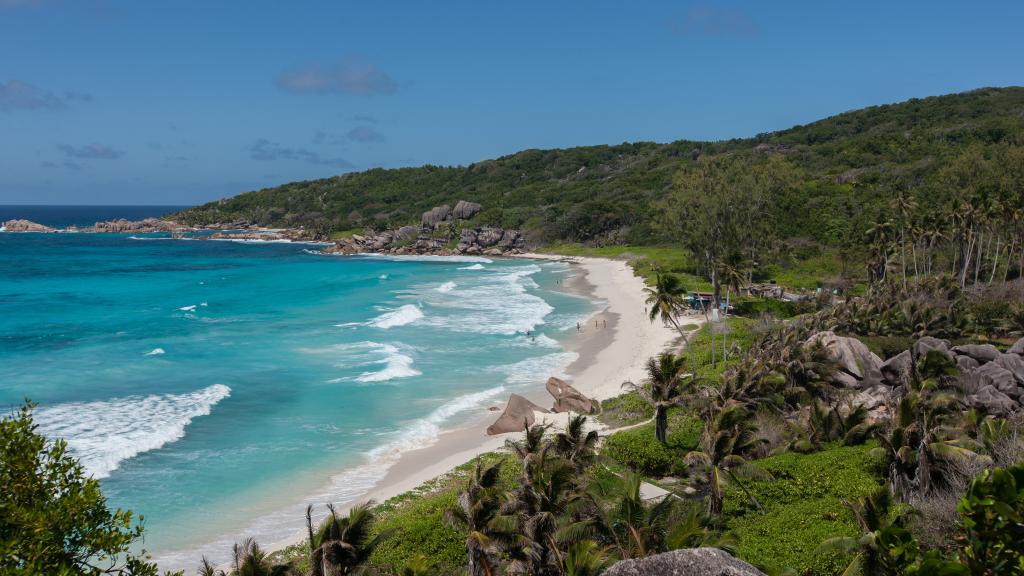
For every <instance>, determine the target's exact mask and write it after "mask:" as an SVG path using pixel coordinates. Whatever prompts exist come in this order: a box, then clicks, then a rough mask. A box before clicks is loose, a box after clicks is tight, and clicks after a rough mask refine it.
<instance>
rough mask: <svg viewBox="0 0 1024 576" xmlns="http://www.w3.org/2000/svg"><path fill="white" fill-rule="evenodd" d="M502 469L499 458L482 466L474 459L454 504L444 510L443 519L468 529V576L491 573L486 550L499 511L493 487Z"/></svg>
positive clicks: (490, 541) (495, 485)
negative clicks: (472, 467)
mask: <svg viewBox="0 0 1024 576" xmlns="http://www.w3.org/2000/svg"><path fill="white" fill-rule="evenodd" d="M500 473H501V462H500V461H499V462H496V463H494V464H492V465H490V466H487V467H483V466H481V464H480V462H477V464H476V467H475V468H474V469H473V475H472V476H471V477H470V479H469V482H468V483H467V484H466V489H465V490H463V491H462V492H460V493H459V496H458V499H457V500H456V504H455V506H454V507H452V508H450V509H448V510H447V511H446V512H445V521H447V523H448V524H449V525H451V526H461V527H463V528H466V529H468V530H469V535H468V536H466V556H467V557H468V559H469V574H470V576H491V575H493V574H494V573H495V570H494V567H493V566H492V565H491V557H490V554H489V550H490V548H491V547H492V538H491V536H492V534H493V530H492V528H491V523H492V521H493V520H494V519H495V517H497V516H498V514H499V512H500V511H501V500H500V499H499V498H498V495H497V493H496V489H497V487H498V480H499V477H500Z"/></svg>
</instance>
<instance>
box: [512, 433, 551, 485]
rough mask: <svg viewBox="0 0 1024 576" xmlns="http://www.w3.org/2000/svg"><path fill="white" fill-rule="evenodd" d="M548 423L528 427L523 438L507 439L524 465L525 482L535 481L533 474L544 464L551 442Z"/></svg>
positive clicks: (525, 483)
mask: <svg viewBox="0 0 1024 576" xmlns="http://www.w3.org/2000/svg"><path fill="white" fill-rule="evenodd" d="M549 427H550V425H548V424H535V425H533V426H529V427H527V428H526V433H525V434H524V435H523V439H522V440H506V441H505V447H506V448H508V449H509V451H511V452H512V453H513V454H515V456H516V458H518V459H519V462H520V463H521V464H522V466H523V484H524V485H528V484H531V483H532V482H533V475H534V474H535V473H536V472H537V471H538V470H539V469H540V468H541V467H543V465H544V462H545V461H546V459H547V453H548V449H550V448H551V443H550V442H549V441H548V439H547V438H546V437H545V435H546V434H547V431H548V428H549Z"/></svg>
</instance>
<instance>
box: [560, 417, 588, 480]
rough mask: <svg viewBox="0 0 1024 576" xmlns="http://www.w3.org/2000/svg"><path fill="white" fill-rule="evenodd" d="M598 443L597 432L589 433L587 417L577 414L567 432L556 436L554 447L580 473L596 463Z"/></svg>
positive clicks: (568, 424) (566, 427)
mask: <svg viewBox="0 0 1024 576" xmlns="http://www.w3.org/2000/svg"><path fill="white" fill-rule="evenodd" d="M597 442H598V434H597V430H590V431H588V430H587V417H586V416H583V415H580V414H577V415H575V416H573V417H572V418H570V419H569V422H568V423H567V424H566V426H565V430H563V431H561V432H559V433H558V434H556V435H555V441H554V445H553V447H554V450H555V453H556V454H558V455H559V456H561V457H562V458H565V459H566V460H567V461H568V462H569V463H570V464H572V465H573V466H574V467H575V468H576V472H577V473H580V472H582V471H583V470H584V469H585V468H586V467H587V466H589V465H590V464H591V462H593V461H594V457H595V456H596V453H595V448H596V447H597Z"/></svg>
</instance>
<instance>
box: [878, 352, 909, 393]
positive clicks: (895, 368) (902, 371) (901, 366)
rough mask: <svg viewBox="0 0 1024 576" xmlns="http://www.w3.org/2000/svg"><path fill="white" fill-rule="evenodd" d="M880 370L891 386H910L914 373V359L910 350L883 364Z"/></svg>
mask: <svg viewBox="0 0 1024 576" xmlns="http://www.w3.org/2000/svg"><path fill="white" fill-rule="evenodd" d="M878 369H879V371H880V372H881V373H882V377H883V378H885V381H886V383H888V384H889V385H891V386H899V385H901V384H908V383H910V380H911V377H912V376H913V373H914V359H913V357H912V356H911V354H910V350H904V351H903V352H900V353H899V354H897V355H895V356H893V357H892V358H889V359H888V360H886V361H885V362H883V363H882V365H881V366H879V368H878Z"/></svg>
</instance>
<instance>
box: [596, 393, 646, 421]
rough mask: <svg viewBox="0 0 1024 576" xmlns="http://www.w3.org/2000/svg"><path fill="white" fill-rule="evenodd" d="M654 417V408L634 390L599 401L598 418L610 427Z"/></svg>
mask: <svg viewBox="0 0 1024 576" xmlns="http://www.w3.org/2000/svg"><path fill="white" fill-rule="evenodd" d="M651 418H654V408H653V407H652V406H651V405H650V404H649V403H648V402H647V401H646V400H644V399H643V398H641V397H640V395H639V394H637V393H636V392H627V393H625V394H620V395H618V396H616V397H614V398H608V399H607V400H603V401H602V402H601V415H600V416H599V417H598V419H600V420H601V422H604V423H605V424H607V425H608V426H609V427H611V428H619V427H620V426H629V425H631V424H637V423H639V422H643V421H644V420H650V419H651Z"/></svg>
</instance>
